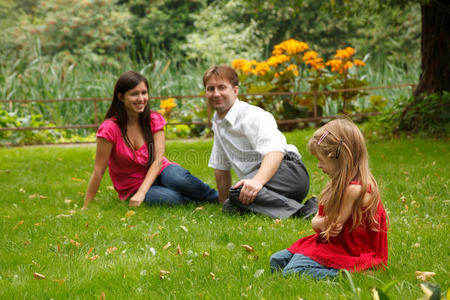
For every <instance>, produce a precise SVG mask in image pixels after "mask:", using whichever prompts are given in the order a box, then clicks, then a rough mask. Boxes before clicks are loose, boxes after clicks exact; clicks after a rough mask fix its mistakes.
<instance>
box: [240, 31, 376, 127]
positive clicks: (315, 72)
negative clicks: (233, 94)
mask: <svg viewBox="0 0 450 300" xmlns="http://www.w3.org/2000/svg"><path fill="white" fill-rule="evenodd" d="M354 54H355V50H354V49H353V48H351V47H347V48H345V49H339V50H337V51H336V54H335V55H334V58H333V59H330V60H328V61H327V62H325V61H324V60H323V58H321V57H319V56H318V53H317V52H316V51H313V50H311V49H310V48H309V46H308V44H307V43H305V42H301V41H297V40H294V39H288V40H286V41H283V42H282V43H280V44H278V45H275V47H274V50H273V51H272V56H271V57H269V58H268V59H267V61H262V62H258V61H255V60H252V61H247V60H244V59H236V60H234V61H233V67H234V68H235V69H236V70H237V71H238V73H239V77H240V81H241V85H242V86H244V88H246V91H247V92H248V93H267V92H294V91H296V90H303V91H305V90H308V91H310V92H311V94H306V95H301V96H294V97H292V99H284V100H283V102H282V103H280V100H279V99H277V98H275V97H273V96H263V97H261V96H248V97H246V98H245V99H246V100H248V101H250V102H252V103H253V104H255V105H258V106H260V107H263V108H264V109H266V110H269V111H271V112H272V113H275V114H276V117H278V118H282V117H286V116H287V115H289V114H290V112H292V110H294V109H295V107H296V106H298V105H301V106H303V107H307V108H308V110H309V112H310V114H311V113H312V110H313V107H314V95H313V93H314V92H317V91H324V90H325V91H326V90H330V89H347V88H358V87H362V86H365V85H367V82H366V81H365V80H362V79H361V78H360V76H359V74H358V72H356V70H355V69H356V68H355V67H362V66H365V63H364V62H363V61H362V60H360V59H354V57H353V56H354ZM326 67H329V68H330V70H328V69H327V68H326ZM361 95H364V93H363V92H361V91H349V92H342V93H339V94H332V96H331V98H332V99H333V100H342V102H343V106H342V108H341V109H340V111H339V112H351V111H353V107H352V106H351V105H350V102H351V101H352V100H354V99H356V98H357V97H359V96H361ZM316 100H317V105H318V106H319V108H320V112H319V115H322V111H323V106H324V105H325V100H326V95H325V94H318V95H317V96H316ZM288 105H289V106H288ZM300 116H301V115H300V111H299V112H298V114H297V117H300Z"/></svg>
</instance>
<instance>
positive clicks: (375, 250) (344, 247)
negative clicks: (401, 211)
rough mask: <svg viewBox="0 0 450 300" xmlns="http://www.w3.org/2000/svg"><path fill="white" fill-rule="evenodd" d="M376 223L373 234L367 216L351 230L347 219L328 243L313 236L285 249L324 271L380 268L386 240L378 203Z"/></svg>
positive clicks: (384, 262) (380, 205)
mask: <svg viewBox="0 0 450 300" xmlns="http://www.w3.org/2000/svg"><path fill="white" fill-rule="evenodd" d="M352 184H354V182H352ZM369 192H370V190H369ZM324 214H326V212H325V213H324V211H323V206H322V205H321V206H320V207H319V215H320V216H323V215H324ZM376 220H377V221H378V224H379V226H378V230H377V231H374V230H372V229H371V228H370V225H369V223H368V218H367V216H363V222H362V223H361V225H360V226H359V227H357V228H355V229H353V230H352V231H351V228H352V223H353V221H352V217H351V216H350V217H349V218H348V220H347V222H345V224H344V227H343V228H342V231H341V233H340V234H339V235H338V236H336V237H331V238H330V239H329V241H328V242H326V241H324V239H323V238H322V237H321V236H320V234H319V233H316V234H314V235H310V236H307V237H304V238H302V239H300V240H298V241H296V242H295V243H294V244H292V246H291V247H289V248H288V250H289V251H290V252H291V253H293V254H296V253H300V254H303V255H305V256H307V257H309V258H311V259H312V260H314V261H316V262H318V263H319V264H321V265H323V266H325V267H328V268H335V269H346V270H348V271H353V272H354V271H361V270H365V269H369V268H373V267H381V268H384V267H385V266H387V260H388V244H387V243H388V241H387V225H386V212H385V210H384V208H383V204H382V203H381V201H379V202H378V207H377V211H376Z"/></svg>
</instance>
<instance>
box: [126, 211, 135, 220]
mask: <svg viewBox="0 0 450 300" xmlns="http://www.w3.org/2000/svg"><path fill="white" fill-rule="evenodd" d="M135 214H136V212H135V211H134V210H129V211H127V212H126V213H125V218H129V217H131V216H134V215H135Z"/></svg>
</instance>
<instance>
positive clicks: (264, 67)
mask: <svg viewBox="0 0 450 300" xmlns="http://www.w3.org/2000/svg"><path fill="white" fill-rule="evenodd" d="M269 71H270V65H269V64H268V63H267V62H265V61H263V62H260V63H256V65H255V72H256V75H261V76H264V75H266V74H267V72H269Z"/></svg>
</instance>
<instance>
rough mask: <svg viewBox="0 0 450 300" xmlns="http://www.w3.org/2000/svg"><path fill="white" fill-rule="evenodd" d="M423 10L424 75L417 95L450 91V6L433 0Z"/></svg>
mask: <svg viewBox="0 0 450 300" xmlns="http://www.w3.org/2000/svg"><path fill="white" fill-rule="evenodd" d="M421 10H422V45H421V51H422V74H421V75H420V80H419V84H418V85H417V88H416V90H415V92H414V96H419V95H420V94H422V93H434V92H441V91H450V34H449V32H450V5H449V4H448V2H447V0H431V1H429V3H428V4H426V5H424V4H423V5H422V8H421Z"/></svg>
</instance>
